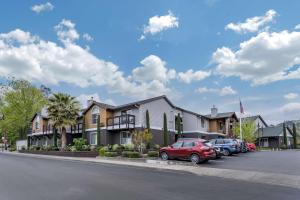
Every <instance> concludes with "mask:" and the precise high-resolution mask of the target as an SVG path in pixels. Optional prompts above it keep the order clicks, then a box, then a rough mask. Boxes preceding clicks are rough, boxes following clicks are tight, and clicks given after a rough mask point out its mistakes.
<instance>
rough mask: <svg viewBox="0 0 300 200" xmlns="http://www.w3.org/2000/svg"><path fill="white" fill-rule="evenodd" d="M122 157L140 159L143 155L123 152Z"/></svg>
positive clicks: (135, 152) (134, 152)
mask: <svg viewBox="0 0 300 200" xmlns="http://www.w3.org/2000/svg"><path fill="white" fill-rule="evenodd" d="M122 156H123V157H126V158H140V157H141V154H140V153H139V152H137V151H123V152H122Z"/></svg>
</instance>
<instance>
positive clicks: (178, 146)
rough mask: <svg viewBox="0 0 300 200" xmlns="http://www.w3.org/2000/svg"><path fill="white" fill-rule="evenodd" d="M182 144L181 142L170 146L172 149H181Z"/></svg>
mask: <svg viewBox="0 0 300 200" xmlns="http://www.w3.org/2000/svg"><path fill="white" fill-rule="evenodd" d="M182 144H183V142H176V143H175V144H173V145H172V146H173V148H176V149H178V148H180V147H182Z"/></svg>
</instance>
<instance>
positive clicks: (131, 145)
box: [123, 144, 134, 151]
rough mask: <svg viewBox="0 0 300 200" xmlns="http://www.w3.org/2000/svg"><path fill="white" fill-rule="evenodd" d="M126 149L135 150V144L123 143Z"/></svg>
mask: <svg viewBox="0 0 300 200" xmlns="http://www.w3.org/2000/svg"><path fill="white" fill-rule="evenodd" d="M123 147H124V150H125V151H133V150H134V144H124V145H123Z"/></svg>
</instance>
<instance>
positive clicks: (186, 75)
mask: <svg viewBox="0 0 300 200" xmlns="http://www.w3.org/2000/svg"><path fill="white" fill-rule="evenodd" d="M210 75H211V72H210V71H201V70H199V71H194V70H193V69H189V70H187V71H186V72H179V73H178V79H179V80H180V81H182V82H184V83H191V82H192V81H201V80H203V79H205V78H207V77H209V76H210Z"/></svg>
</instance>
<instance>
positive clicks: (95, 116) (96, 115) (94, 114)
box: [92, 107, 100, 124]
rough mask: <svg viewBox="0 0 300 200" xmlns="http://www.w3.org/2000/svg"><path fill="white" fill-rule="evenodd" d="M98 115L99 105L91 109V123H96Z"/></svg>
mask: <svg viewBox="0 0 300 200" xmlns="http://www.w3.org/2000/svg"><path fill="white" fill-rule="evenodd" d="M98 115H100V109H99V107H94V108H93V110H92V123H93V124H97V117H98Z"/></svg>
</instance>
